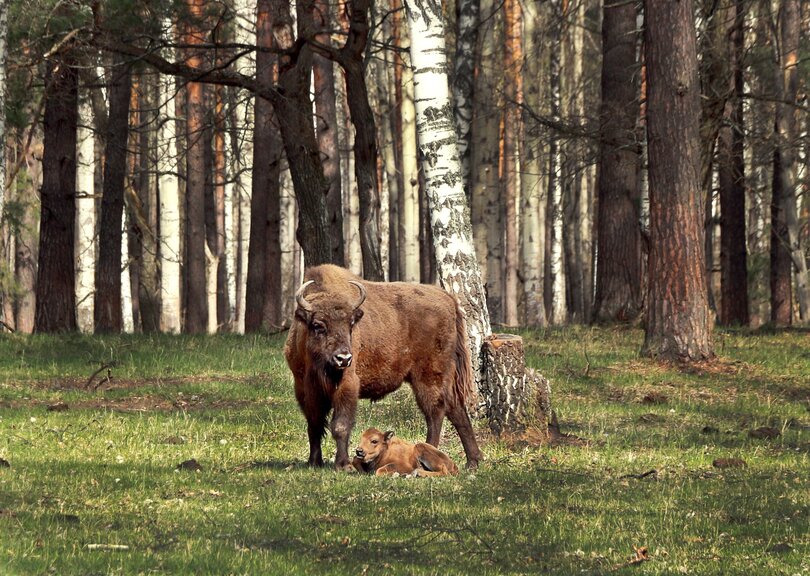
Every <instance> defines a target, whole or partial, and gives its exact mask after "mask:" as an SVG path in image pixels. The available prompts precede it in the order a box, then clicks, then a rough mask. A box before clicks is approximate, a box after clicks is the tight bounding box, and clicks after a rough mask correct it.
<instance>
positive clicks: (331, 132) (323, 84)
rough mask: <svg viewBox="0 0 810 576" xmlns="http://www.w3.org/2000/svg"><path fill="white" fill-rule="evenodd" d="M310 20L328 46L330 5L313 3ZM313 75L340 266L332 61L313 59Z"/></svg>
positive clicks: (340, 205)
mask: <svg viewBox="0 0 810 576" xmlns="http://www.w3.org/2000/svg"><path fill="white" fill-rule="evenodd" d="M312 5H313V10H312V20H313V25H314V30H315V31H316V35H315V39H316V40H317V41H318V42H320V43H321V44H323V45H324V46H330V45H331V40H330V37H329V31H330V30H331V28H332V18H331V13H330V10H331V8H330V3H329V2H327V0H314V1H313V2H312ZM312 72H313V75H312V77H313V82H314V92H315V122H316V125H317V133H318V148H319V149H320V151H321V155H322V157H323V174H324V177H325V178H326V180H327V182H328V183H329V191H328V192H327V194H326V209H327V211H328V214H329V230H330V234H331V236H332V240H333V242H332V262H333V263H334V264H339V265H340V266H343V265H344V263H345V258H346V256H345V250H346V248H345V243H344V241H343V200H342V194H343V193H342V191H341V174H340V150H339V148H338V119H337V106H336V102H337V100H336V98H337V96H336V93H335V74H334V69H333V63H332V61H331V60H329V59H327V58H325V57H323V56H320V55H318V54H315V55H313V58H312Z"/></svg>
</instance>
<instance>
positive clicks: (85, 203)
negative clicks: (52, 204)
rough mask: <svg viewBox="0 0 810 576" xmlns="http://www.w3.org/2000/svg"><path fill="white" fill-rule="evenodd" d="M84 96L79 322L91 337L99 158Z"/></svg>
mask: <svg viewBox="0 0 810 576" xmlns="http://www.w3.org/2000/svg"><path fill="white" fill-rule="evenodd" d="M82 92H85V90H82ZM83 96H84V98H83V99H82V100H81V102H80V104H79V127H78V130H79V132H78V136H77V139H78V149H77V155H76V164H77V167H76V320H77V324H78V327H79V330H80V331H82V332H84V333H89V334H92V332H93V302H94V293H95V269H96V201H95V160H96V154H95V137H94V134H93V117H92V114H93V111H92V106H90V102H89V94H83Z"/></svg>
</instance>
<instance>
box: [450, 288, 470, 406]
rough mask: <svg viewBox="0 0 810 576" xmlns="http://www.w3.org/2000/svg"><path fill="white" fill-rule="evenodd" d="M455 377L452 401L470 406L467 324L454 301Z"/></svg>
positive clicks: (461, 311) (462, 312) (460, 309)
mask: <svg viewBox="0 0 810 576" xmlns="http://www.w3.org/2000/svg"><path fill="white" fill-rule="evenodd" d="M455 352H456V353H455V361H456V378H455V382H454V383H453V402H454V403H456V404H457V405H459V406H464V407H466V408H472V407H473V404H474V402H475V389H474V386H473V382H474V379H473V374H472V364H471V363H470V347H469V345H468V343H467V324H466V322H465V321H464V310H462V308H461V305H460V304H459V303H458V301H456V351H455Z"/></svg>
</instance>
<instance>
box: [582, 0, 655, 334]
mask: <svg viewBox="0 0 810 576" xmlns="http://www.w3.org/2000/svg"><path fill="white" fill-rule="evenodd" d="M637 12H638V11H637V8H636V5H635V4H634V3H632V2H624V3H610V4H606V5H605V7H604V13H603V20H602V54H603V64H602V104H601V108H600V111H599V115H600V134H599V139H600V151H599V177H598V181H599V183H598V186H599V189H598V195H599V200H598V203H597V205H598V210H599V216H598V219H597V220H598V230H597V241H598V251H597V265H596V296H595V299H594V311H593V314H594V320H595V321H596V322H632V321H635V320H636V319H637V318H638V317H639V315H640V314H641V312H642V304H643V301H644V298H643V294H642V288H641V286H642V279H641V266H642V257H643V256H642V239H641V214H640V213H639V210H640V204H641V197H640V196H641V195H640V190H639V187H638V171H639V162H640V157H639V145H638V143H637V141H636V122H637V118H638V89H639V87H638V82H637V81H636V78H637V77H638V74H637V67H638V65H639V63H638V62H636V43H637V36H638V34H637V33H636V16H637Z"/></svg>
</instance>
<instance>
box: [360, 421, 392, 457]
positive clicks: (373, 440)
mask: <svg viewBox="0 0 810 576" xmlns="http://www.w3.org/2000/svg"><path fill="white" fill-rule="evenodd" d="M393 437H394V432H393V431H392V430H389V431H388V432H382V431H380V430H378V429H377V428H369V429H368V430H366V431H365V432H363V435H362V436H360V445H359V446H358V447H357V450H355V451H354V452H355V454H356V455H357V457H358V458H360V460H362V461H363V463H364V464H368V463H370V462H374V461H375V460H377V459H378V458H379V457H380V456H382V455H383V453H384V452H385V451H386V450H388V445H389V443H390V442H391V438H393Z"/></svg>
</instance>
